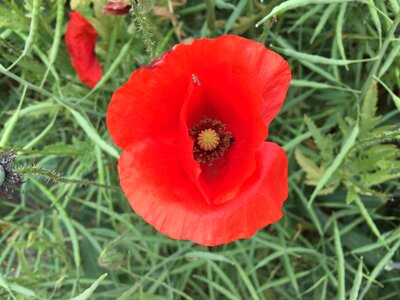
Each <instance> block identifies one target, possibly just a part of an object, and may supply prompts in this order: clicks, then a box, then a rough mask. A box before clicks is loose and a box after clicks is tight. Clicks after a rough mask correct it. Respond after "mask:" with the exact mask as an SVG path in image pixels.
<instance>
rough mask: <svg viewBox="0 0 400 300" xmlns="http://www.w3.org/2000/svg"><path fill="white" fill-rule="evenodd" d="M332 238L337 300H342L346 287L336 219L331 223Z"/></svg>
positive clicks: (343, 260)
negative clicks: (334, 255) (333, 241)
mask: <svg viewBox="0 0 400 300" xmlns="http://www.w3.org/2000/svg"><path fill="white" fill-rule="evenodd" d="M333 236H334V240H335V252H336V259H337V263H336V267H337V276H338V291H337V292H338V299H339V300H344V299H345V293H346V287H345V268H344V262H345V259H344V255H343V248H342V242H341V241H340V233H339V229H338V226H337V223H336V219H334V222H333Z"/></svg>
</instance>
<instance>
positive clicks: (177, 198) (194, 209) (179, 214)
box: [118, 139, 287, 246]
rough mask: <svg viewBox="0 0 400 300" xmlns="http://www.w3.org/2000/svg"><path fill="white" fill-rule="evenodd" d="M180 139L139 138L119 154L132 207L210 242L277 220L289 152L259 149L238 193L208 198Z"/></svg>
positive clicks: (182, 235) (180, 235)
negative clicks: (189, 168) (183, 159)
mask: <svg viewBox="0 0 400 300" xmlns="http://www.w3.org/2000/svg"><path fill="white" fill-rule="evenodd" d="M178 152H179V151H178V149H177V145H176V144H173V143H163V142H160V141H154V140H149V139H147V140H145V141H142V142H139V143H135V144H134V145H132V146H131V147H129V148H128V149H126V150H125V151H124V152H123V154H122V155H121V157H120V160H119V165H118V169H119V176H120V179H121V186H122V189H123V190H124V192H125V194H126V196H127V198H128V199H129V202H130V204H131V206H132V208H133V209H134V210H135V211H136V213H138V214H139V215H141V216H142V217H143V218H144V219H145V220H146V221H147V222H148V223H150V224H151V225H153V226H154V227H155V228H156V229H157V230H159V231H161V232H162V233H164V234H166V235H168V236H170V237H172V238H175V239H187V240H192V241H194V242H196V243H199V244H202V245H206V246H216V245H220V244H224V243H228V242H230V241H233V240H236V239H240V238H248V237H250V236H252V235H253V234H254V233H255V232H256V230H258V229H260V228H262V227H264V226H266V225H268V224H271V223H274V222H276V221H278V220H279V219H280V218H281V217H282V211H281V208H282V205H283V202H284V200H285V199H286V197H287V158H286V154H285V152H284V151H283V150H282V148H280V147H279V146H277V145H276V144H273V143H263V144H262V146H260V148H259V150H258V151H256V162H257V168H256V170H255V172H254V174H253V175H252V176H251V177H250V178H249V179H248V180H247V181H246V182H245V183H244V184H243V186H242V188H241V190H240V192H239V194H238V195H237V197H236V198H234V199H232V200H231V201H228V202H226V203H224V204H221V205H212V204H208V203H207V202H206V201H205V200H204V198H203V197H202V195H201V194H200V193H199V192H198V190H197V188H196V187H195V185H194V184H193V183H192V182H191V181H190V179H188V177H187V176H186V173H185V171H184V170H183V169H182V167H181V164H180V158H179V154H178Z"/></svg>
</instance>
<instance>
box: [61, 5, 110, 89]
mask: <svg viewBox="0 0 400 300" xmlns="http://www.w3.org/2000/svg"><path fill="white" fill-rule="evenodd" d="M69 16H70V19H69V22H68V25H67V30H66V32H65V43H66V45H67V50H68V53H69V56H70V58H71V61H72V65H73V67H74V69H75V71H76V72H77V73H78V76H79V79H80V80H81V81H82V82H83V83H85V84H86V85H87V86H89V87H91V88H94V87H95V86H96V84H97V82H98V81H100V79H101V77H102V76H103V71H102V69H101V66H100V63H99V62H98V60H97V58H96V55H95V53H94V48H95V45H96V39H97V36H98V34H97V32H96V31H95V30H94V28H93V26H92V25H91V24H90V23H89V22H88V21H86V20H85V18H84V17H82V15H81V14H80V13H79V12H70V13H69Z"/></svg>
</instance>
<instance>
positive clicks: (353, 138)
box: [308, 124, 360, 205]
mask: <svg viewBox="0 0 400 300" xmlns="http://www.w3.org/2000/svg"><path fill="white" fill-rule="evenodd" d="M359 131H360V130H359V127H358V125H357V124H356V125H355V126H354V128H353V130H352V131H351V133H350V135H349V137H348V138H347V140H346V141H345V143H344V145H343V147H342V149H341V150H340V152H339V154H338V156H336V158H335V159H334V161H333V163H332V164H331V165H330V166H329V167H328V169H326V172H325V173H324V175H323V176H322V177H321V179H320V180H319V181H318V184H317V187H316V188H315V190H314V192H313V193H312V195H311V197H310V201H309V202H308V205H311V203H312V202H313V201H314V199H315V197H316V196H317V195H318V194H319V192H320V191H321V190H322V188H323V187H324V186H325V185H326V184H327V183H328V181H329V179H330V178H331V177H332V175H333V173H335V171H336V170H337V169H338V168H339V166H340V165H341V163H342V162H343V160H344V159H345V157H346V155H347V153H348V152H349V151H350V149H351V147H353V146H354V144H355V142H356V140H357V137H358V133H359Z"/></svg>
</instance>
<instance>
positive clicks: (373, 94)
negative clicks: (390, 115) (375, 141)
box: [360, 80, 378, 136]
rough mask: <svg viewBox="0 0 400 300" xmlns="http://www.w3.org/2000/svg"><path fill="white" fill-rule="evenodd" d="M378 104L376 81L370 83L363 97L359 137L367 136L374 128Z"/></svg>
mask: <svg viewBox="0 0 400 300" xmlns="http://www.w3.org/2000/svg"><path fill="white" fill-rule="evenodd" d="M377 103H378V87H377V83H376V81H375V80H374V81H372V83H371V85H370V87H369V88H368V91H367V93H366V95H365V98H364V101H363V103H362V105H361V110H360V136H365V135H367V134H369V133H370V132H369V131H370V130H371V129H372V128H374V127H375V124H376V122H377V121H378V118H376V117H375V114H376V110H377Z"/></svg>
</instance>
